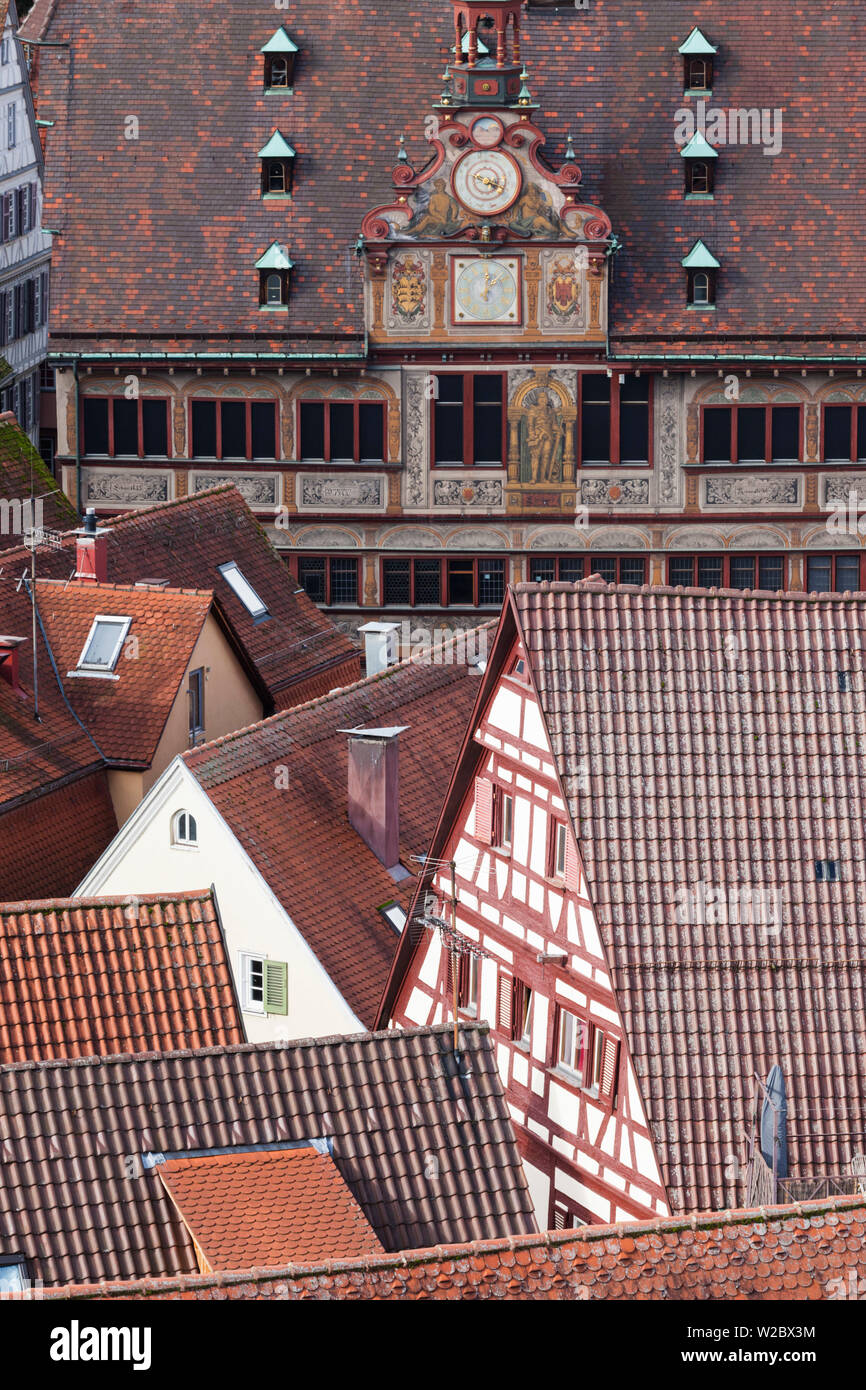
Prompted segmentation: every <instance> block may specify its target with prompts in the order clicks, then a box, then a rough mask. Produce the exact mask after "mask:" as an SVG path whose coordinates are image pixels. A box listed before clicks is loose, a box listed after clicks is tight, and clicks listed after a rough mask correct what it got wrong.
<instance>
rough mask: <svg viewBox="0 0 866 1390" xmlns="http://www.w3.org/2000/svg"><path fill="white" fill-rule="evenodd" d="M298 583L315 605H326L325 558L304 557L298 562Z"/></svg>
mask: <svg viewBox="0 0 866 1390" xmlns="http://www.w3.org/2000/svg"><path fill="white" fill-rule="evenodd" d="M298 582H299V584H300V585H301V588H302V589H305V590H306V591H307V594H308V595H309V597H310V598H311V599H312V600H313V602H314V603H325V602H326V590H325V561H324V558H323V557H322V556H319V555H302V556H301V559H300V561H299V562H298Z"/></svg>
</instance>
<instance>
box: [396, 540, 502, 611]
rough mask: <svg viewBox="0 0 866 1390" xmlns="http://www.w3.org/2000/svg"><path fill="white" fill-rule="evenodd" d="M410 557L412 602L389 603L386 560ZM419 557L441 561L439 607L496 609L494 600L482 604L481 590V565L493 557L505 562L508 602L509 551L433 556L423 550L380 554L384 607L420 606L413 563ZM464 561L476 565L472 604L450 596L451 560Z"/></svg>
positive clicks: (454, 561)
mask: <svg viewBox="0 0 866 1390" xmlns="http://www.w3.org/2000/svg"><path fill="white" fill-rule="evenodd" d="M406 559H408V560H409V561H410V567H409V603H408V605H406V604H400V603H388V604H386V603H385V560H406ZM416 559H419V560H427V559H435V560H436V561H437V563H438V564H439V566H440V570H439V604H438V607H439V608H458V609H460V610H461V611H463V612H466V611H468V610H469V609H470V608H479V609H481V610H482V611H483V612H490V611H494V610H495V608H496V604H493V603H484V604H482V603H480V602H479V594H480V591H481V576H480V570H479V566H483V565H484V564H486V563H489V562H490V561H491V560H495V561H497V563H498V562H501V563H502V565H503V571H502V583H503V602H504V599H505V590H506V589H507V588H508V584H509V576H510V567H509V561H510V559H511V557H510V556H508V555H487V554H484V555H450V554H449V555H443V556H432V555H423V554H422V555H418V556H406V555H383V556H380V558H379V593H380V595H381V599H382V607H383V608H384V607H388V608H403V607H407V606H408V607H409V608H415V607H416V606H417V605H416V602H415V566H414V563H412V561H414V560H416ZM461 562H462V563H464V564H466V565H470V564H471V565H472V566H473V575H472V603H471V604H468V603H451V602H450V601H449V598H448V574H449V570H448V566H449V565H450V564H452V563H456V564H459V563H461ZM432 607H434V608H435V607H436V605H435V604H434V605H432Z"/></svg>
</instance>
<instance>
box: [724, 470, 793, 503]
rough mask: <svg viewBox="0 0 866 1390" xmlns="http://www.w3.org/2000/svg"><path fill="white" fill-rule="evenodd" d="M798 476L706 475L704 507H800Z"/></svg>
mask: <svg viewBox="0 0 866 1390" xmlns="http://www.w3.org/2000/svg"><path fill="white" fill-rule="evenodd" d="M800 482H801V479H800V478H798V477H791V476H790V475H788V476H787V477H770V478H767V477H762V476H761V475H760V474H749V475H747V476H746V477H742V478H705V479H704V498H703V502H704V506H705V507H730V508H739V507H799V506H800V496H801V493H800Z"/></svg>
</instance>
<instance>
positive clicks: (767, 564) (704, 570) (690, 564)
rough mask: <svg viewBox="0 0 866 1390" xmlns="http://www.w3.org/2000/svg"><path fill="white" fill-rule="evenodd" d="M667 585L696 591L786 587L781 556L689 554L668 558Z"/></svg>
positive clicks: (772, 590)
mask: <svg viewBox="0 0 866 1390" xmlns="http://www.w3.org/2000/svg"><path fill="white" fill-rule="evenodd" d="M668 583H669V584H672V585H675V584H682V585H683V586H685V587H689V586H692V585H696V586H697V587H698V588H699V589H754V588H755V587H756V586H757V588H759V589H768V590H769V591H770V592H771V593H775V592H776V590H777V589H784V587H785V559H784V556H782V555H759V556H755V555H730V556H723V555H699V556H698V557H697V560H695V558H694V557H693V556H690V555H676V556H671V558H670V559H669V560H668Z"/></svg>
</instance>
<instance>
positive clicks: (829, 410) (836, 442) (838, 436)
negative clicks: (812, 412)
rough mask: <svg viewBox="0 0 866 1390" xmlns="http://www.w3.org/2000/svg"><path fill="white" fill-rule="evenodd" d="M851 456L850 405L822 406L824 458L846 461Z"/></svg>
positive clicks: (831, 460)
mask: <svg viewBox="0 0 866 1390" xmlns="http://www.w3.org/2000/svg"><path fill="white" fill-rule="evenodd" d="M850 457H851V407H850V405H828V406H825V407H824V458H825V459H828V460H829V461H830V462H833V461H835V460H837V459H838V460H839V461H840V462H841V461H843V460H845V461H847V460H848V459H850Z"/></svg>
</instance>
